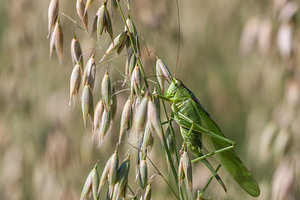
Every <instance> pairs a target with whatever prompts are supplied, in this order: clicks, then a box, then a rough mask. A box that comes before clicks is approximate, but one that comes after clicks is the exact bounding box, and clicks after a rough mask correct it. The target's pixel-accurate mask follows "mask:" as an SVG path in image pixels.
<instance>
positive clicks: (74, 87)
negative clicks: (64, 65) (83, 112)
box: [69, 64, 81, 105]
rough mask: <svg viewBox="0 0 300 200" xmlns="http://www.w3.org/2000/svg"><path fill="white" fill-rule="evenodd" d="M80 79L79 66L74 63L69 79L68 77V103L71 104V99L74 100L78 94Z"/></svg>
mask: <svg viewBox="0 0 300 200" xmlns="http://www.w3.org/2000/svg"><path fill="white" fill-rule="evenodd" d="M80 81H81V68H80V65H79V64H76V65H75V67H74V68H73V71H72V74H71V79H70V100H69V105H71V104H72V100H74V99H75V98H76V96H77V94H78V90H79V87H80Z"/></svg>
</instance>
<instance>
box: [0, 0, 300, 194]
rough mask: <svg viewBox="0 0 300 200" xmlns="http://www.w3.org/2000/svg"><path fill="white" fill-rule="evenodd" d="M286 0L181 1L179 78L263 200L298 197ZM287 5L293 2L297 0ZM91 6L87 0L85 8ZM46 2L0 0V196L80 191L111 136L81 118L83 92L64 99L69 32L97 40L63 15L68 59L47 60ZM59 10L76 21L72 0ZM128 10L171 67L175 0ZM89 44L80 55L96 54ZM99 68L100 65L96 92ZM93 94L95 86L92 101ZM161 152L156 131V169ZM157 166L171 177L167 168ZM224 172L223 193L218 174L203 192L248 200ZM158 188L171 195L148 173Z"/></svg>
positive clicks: (198, 178)
mask: <svg viewBox="0 0 300 200" xmlns="http://www.w3.org/2000/svg"><path fill="white" fill-rule="evenodd" d="M286 2H287V0H273V1H271V0H269V1H258V0H255V1H238V0H227V1H222V0H209V1H207V0H206V1H205V0H198V1H192V0H186V1H181V0H179V3H180V17H181V31H180V34H181V49H180V56H179V66H178V69H177V72H176V76H177V77H178V78H179V79H180V80H182V81H183V82H184V83H185V85H186V86H187V87H188V88H189V89H190V90H191V91H193V92H194V93H195V95H196V96H197V97H198V99H199V100H200V101H201V103H202V104H203V105H204V106H205V108H206V109H207V111H208V112H209V113H210V114H211V116H212V117H213V119H215V121H216V122H217V123H218V124H219V126H220V127H221V128H222V130H223V132H224V133H225V135H226V136H227V137H228V138H230V139H233V140H235V141H236V142H237V143H238V145H237V147H236V151H237V152H238V154H239V155H240V157H241V159H242V160H243V161H244V162H245V163H246V165H247V167H248V168H249V169H250V170H251V172H252V173H253V175H254V177H255V178H256V180H257V181H258V183H259V185H260V187H261V195H260V197H259V198H258V199H261V200H268V199H275V200H276V199H278V200H281V199H288V200H296V199H300V190H299V188H300V147H299V142H300V132H299V128H300V109H299V103H300V101H299V99H300V76H299V75H300V71H299V69H300V68H299V67H300V60H299V59H300V48H299V47H300V46H299V45H300V22H299V20H300V11H299V10H297V11H296V14H295V15H294V16H293V19H292V20H290V21H288V22H286V21H284V20H282V19H280V17H278V16H279V15H280V11H281V9H282V7H284V5H285V4H286ZM294 3H295V5H296V6H300V4H299V2H298V1H295V2H294ZM98 4H99V1H95V2H94V4H93V5H92V6H94V7H95V8H92V9H91V13H92V12H95V10H96V9H97V7H98ZM48 5H49V1H38V0H10V1H8V0H7V1H5V0H4V1H3V0H2V1H0V45H1V48H0V199H3V200H17V199H24V200H25V199H39V200H48V199H64V200H67V199H79V197H80V192H81V189H82V186H83V184H84V181H85V178H86V176H87V175H88V173H89V171H90V170H91V169H92V167H93V166H94V164H95V162H97V161H99V163H100V165H99V166H100V168H101V169H102V168H103V166H104V165H105V161H106V160H107V158H108V157H109V156H110V155H111V154H112V152H113V150H114V144H115V143H116V141H117V137H118V128H119V127H118V126H119V125H118V123H116V125H115V126H114V127H113V129H112V131H111V133H109V136H108V137H106V139H105V144H104V145H102V146H101V148H100V149H97V148H96V145H93V144H92V141H91V136H90V131H89V130H85V129H84V127H83V123H82V114H81V107H80V99H79V98H78V99H77V101H76V105H75V106H71V107H69V106H68V101H69V76H70V74H71V70H72V67H73V66H72V62H71V57H70V41H71V39H72V33H73V32H74V31H75V32H76V34H78V35H79V37H80V38H81V45H82V48H83V51H85V50H86V49H87V48H89V47H90V46H91V45H92V42H91V41H90V40H89V39H88V38H86V36H85V35H84V34H83V33H81V32H80V30H79V29H75V28H74V25H73V24H72V23H71V22H70V21H69V20H68V19H67V18H65V17H63V16H62V17H61V23H62V27H63V31H64V57H63V62H62V64H61V65H59V64H58V59H57V56H56V55H53V58H52V59H49V41H48V40H47V38H46V36H47V9H48ZM276 6H277V7H276ZM280 6H281V7H280ZM278 7H279V8H278ZM60 9H61V11H63V12H65V13H67V14H68V15H70V16H72V17H73V18H74V19H77V20H78V16H77V15H76V11H75V1H74V2H73V1H64V0H60ZM278 10H279V11H278ZM132 12H133V15H134V20H135V23H136V26H137V29H138V31H139V33H140V34H141V35H142V36H143V38H144V39H145V41H146V42H147V46H148V48H149V49H150V50H152V51H155V52H156V54H158V55H159V56H160V57H161V58H162V59H163V60H164V61H165V63H166V64H167V65H168V67H169V68H170V70H171V72H172V73H174V69H175V65H176V52H177V46H178V38H179V37H178V36H179V35H178V31H177V29H178V24H177V12H176V3H175V1H174V0H164V1H162V0H135V1H134V0H133V1H132ZM278 13H279V14H278ZM91 18H92V17H91ZM253 19H254V21H255V20H256V21H258V22H259V23H260V24H262V25H261V29H260V30H261V32H260V33H261V34H266V36H265V37H264V36H260V37H262V39H260V40H261V42H257V43H254V45H253V46H252V43H251V34H250V36H249V35H248V36H247V35H246V36H244V37H245V38H244V40H245V41H246V42H245V41H243V37H242V35H243V31H245V27H246V25H247V24H249V23H251V22H249V20H250V21H251V20H253ZM263 22H265V23H263ZM90 23H91V22H90ZM253 24H254V25H252V26H253V27H254V29H256V28H257V27H256V26H255V23H253ZM283 24H288V26H289V28H291V30H292V36H291V37H289V36H282V37H283V39H282V41H283V42H281V46H280V44H278V40H280V39H278V37H279V36H278V32H279V30H280V28H281V27H282V25H283ZM113 26H114V27H116V33H117V32H119V31H120V30H121V28H120V27H123V26H121V20H120V16H118V15H117V16H116V18H115V19H114V25H113ZM249 26H251V25H249ZM268 26H270V27H268ZM253 27H252V28H253ZM268 28H270V30H269V29H268ZM250 29H251V28H250ZM268 30H269V32H268ZM264 31H265V32H264ZM250 32H251V31H250ZM244 34H246V33H244ZM107 38H108V37H107ZM241 38H242V39H241ZM241 40H242V41H241ZM243 42H244V44H243ZM289 42H291V43H292V47H291V48H292V50H291V53H285V50H284V47H282V46H284V45H285V44H286V43H287V44H289ZM279 43H280V42H279ZM282 43H283V44H282ZM141 44H142V46H143V54H142V58H143V60H144V61H145V63H146V66H147V69H146V73H147V74H149V76H151V75H152V70H151V64H150V62H149V58H148V57H147V53H146V50H145V48H144V42H143V41H142V42H141ZM243 45H244V46H243ZM287 48H288V47H287ZM85 52H86V56H88V55H89V53H91V51H89V50H86V51H85ZM100 54H101V53H99V55H100ZM99 55H98V57H99ZM153 58H154V56H153ZM84 59H85V61H86V60H87V58H86V57H85V58H84ZM124 60H125V57H122V56H121V57H120V58H117V59H116V61H115V63H116V66H117V67H118V68H119V69H120V70H121V71H124V64H123V63H124ZM104 69H105V68H104V67H99V69H97V78H96V79H97V82H96V85H97V86H96V89H95V91H97V89H99V82H100V77H102V75H103V72H104ZM110 69H111V70H110V72H111V75H112V79H113V80H114V81H116V80H122V77H121V76H120V75H119V73H118V72H117V71H116V70H114V68H113V67H111V68H110ZM98 77H99V78H98ZM99 91H100V90H99ZM127 95H128V94H127V93H122V94H120V95H119V96H118V104H119V105H118V111H117V118H116V119H115V122H118V121H119V118H120V114H121V110H122V105H124V103H125V100H126V98H127ZM99 96H100V93H99V94H98V95H96V96H95V98H96V99H98V98H99ZM178 140H181V137H180V135H179V132H178ZM161 152H163V151H162V146H161V144H160V143H159V142H158V140H156V144H155V146H154V149H153V151H152V153H151V156H152V157H153V160H154V161H155V162H156V163H160V164H159V166H161V167H163V166H166V165H165V155H164V154H162V153H161ZM123 155H124V154H122V156H123ZM131 167H132V169H131V170H132V174H131V180H130V184H131V185H133V186H134V185H137V183H136V182H135V179H134V170H135V169H134V167H135V166H134V164H132V166H131ZM193 170H194V171H193V173H194V188H202V187H203V186H204V184H205V183H206V181H207V179H208V178H209V176H210V173H209V171H208V170H207V169H206V168H204V167H203V166H202V165H201V164H197V165H195V166H194V168H193ZM162 171H163V173H164V174H166V176H167V175H168V169H167V168H162ZM153 172H154V170H153V169H150V173H153ZM220 174H221V177H222V178H223V179H224V182H225V183H226V186H227V189H228V193H227V194H225V193H224V192H223V191H222V190H221V188H220V187H219V185H218V184H217V183H216V181H215V180H214V181H213V184H212V185H211V186H210V187H209V191H208V192H207V193H206V197H207V198H208V199H253V198H251V197H250V196H247V194H246V193H245V192H244V191H242V190H241V189H240V188H239V187H238V186H237V184H236V183H234V182H233V180H232V178H231V177H229V175H228V173H227V172H226V171H225V170H221V173H220ZM170 180H172V181H173V179H172V177H171V178H170ZM153 187H154V188H153V191H154V192H153V199H161V198H162V197H163V198H164V199H173V197H172V196H171V193H170V192H169V191H168V188H167V186H166V185H165V184H164V182H163V181H162V180H161V179H159V178H157V179H155V181H154V184H153Z"/></svg>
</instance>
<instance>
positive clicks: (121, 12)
mask: <svg viewBox="0 0 300 200" xmlns="http://www.w3.org/2000/svg"><path fill="white" fill-rule="evenodd" d="M116 2H117V5H118V9H119V11H120V14H121V16H122V19H123V22H124V24H125V27H126V29H127V32H128V33H129V34H128V36H129V40H130V43H131V46H132V49H133V53H134V55H135V57H136V58H137V61H138V64H139V66H140V68H141V72H142V74H143V78H144V81H145V85H146V88H149V85H148V81H147V78H146V74H145V71H144V68H143V64H142V61H141V58H140V57H139V56H138V54H137V50H136V49H137V48H136V46H135V44H134V42H133V39H132V35H131V33H130V30H129V27H128V25H127V23H126V19H125V17H124V13H123V10H122V8H121V6H120V3H119V1H116Z"/></svg>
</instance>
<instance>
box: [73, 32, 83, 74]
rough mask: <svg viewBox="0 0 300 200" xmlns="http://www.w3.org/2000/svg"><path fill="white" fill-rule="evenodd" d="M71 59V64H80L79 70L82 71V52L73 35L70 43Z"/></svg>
mask: <svg viewBox="0 0 300 200" xmlns="http://www.w3.org/2000/svg"><path fill="white" fill-rule="evenodd" d="M71 57H72V61H73V64H74V65H75V64H77V63H79V64H80V67H81V70H82V71H83V55H82V50H81V47H80V43H79V41H78V39H77V37H76V35H75V34H74V35H73V39H72V41H71Z"/></svg>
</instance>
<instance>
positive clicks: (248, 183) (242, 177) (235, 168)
mask: <svg viewBox="0 0 300 200" xmlns="http://www.w3.org/2000/svg"><path fill="white" fill-rule="evenodd" d="M193 104H194V106H195V108H197V109H195V110H196V112H197V115H198V117H199V119H200V120H201V124H199V125H200V126H202V127H204V128H206V129H208V130H209V131H211V132H214V133H215V134H218V135H220V136H224V134H223V133H222V131H221V130H220V128H219V127H218V126H217V124H216V123H215V122H214V121H213V120H212V119H211V118H210V116H209V114H208V113H207V112H206V111H205V110H204V109H203V107H202V106H201V104H199V103H198V100H197V101H193ZM195 131H199V132H201V131H200V130H197V128H195ZM211 142H212V144H213V146H214V148H215V149H222V148H225V147H228V146H229V144H228V143H226V142H224V141H221V140H219V139H216V138H213V137H211ZM217 155H218V156H219V159H220V162H221V164H222V165H223V166H224V167H225V168H226V169H227V171H228V172H229V173H230V174H231V176H232V177H233V178H234V180H235V181H236V182H237V183H238V184H239V185H240V186H241V187H242V188H243V189H244V190H245V191H246V192H248V193H249V194H250V195H251V196H254V197H257V196H259V194H260V189H259V186H258V184H257V183H256V181H255V180H254V178H253V177H252V175H251V174H250V172H249V170H248V169H247V168H246V166H245V165H244V163H243V162H242V161H241V160H240V159H239V157H238V155H237V154H236V152H235V151H234V150H233V149H230V150H228V151H224V152H222V153H218V154H217Z"/></svg>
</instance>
